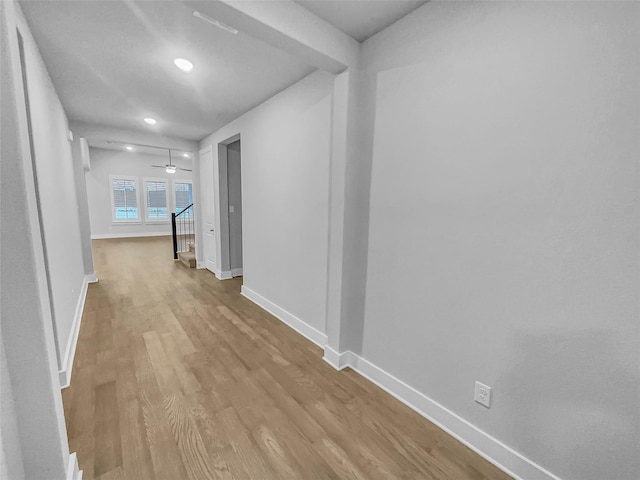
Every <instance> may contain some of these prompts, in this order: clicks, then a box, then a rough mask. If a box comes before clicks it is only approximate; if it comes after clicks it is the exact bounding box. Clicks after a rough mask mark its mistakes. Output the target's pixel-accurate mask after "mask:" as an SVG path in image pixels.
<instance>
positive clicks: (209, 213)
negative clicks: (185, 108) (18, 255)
mask: <svg viewBox="0 0 640 480" xmlns="http://www.w3.org/2000/svg"><path fill="white" fill-rule="evenodd" d="M213 189H214V181H213V150H212V148H211V147H207V148H205V149H203V150H200V191H201V192H202V194H201V196H202V241H203V243H204V245H203V247H204V248H203V249H202V251H203V254H204V263H205V267H206V268H207V269H208V270H210V271H211V272H214V273H215V271H216V236H215V205H214V198H215V197H214V194H213V193H214V190H213Z"/></svg>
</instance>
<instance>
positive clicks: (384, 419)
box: [63, 237, 510, 480]
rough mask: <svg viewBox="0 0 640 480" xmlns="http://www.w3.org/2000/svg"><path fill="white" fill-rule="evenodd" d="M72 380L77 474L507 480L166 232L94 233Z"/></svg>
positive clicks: (137, 478) (68, 407)
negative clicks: (174, 246) (190, 257)
mask: <svg viewBox="0 0 640 480" xmlns="http://www.w3.org/2000/svg"><path fill="white" fill-rule="evenodd" d="M93 245H94V259H95V264H96V273H97V275H98V278H99V279H100V281H99V283H97V284H92V285H89V291H88V294H87V300H86V305H85V311H84V317H83V320H82V325H81V329H80V337H79V341H78V348H77V353H76V357H75V363H74V368H73V376H72V381H71V386H70V387H69V388H68V389H66V390H64V391H63V400H64V407H65V415H66V419H67V429H68V433H69V446H70V450H71V451H72V452H73V451H76V452H78V458H79V462H80V468H81V469H83V470H84V479H85V480H92V479H100V480H112V479H127V480H129V479H131V480H144V479H158V480H160V479H168V480H182V479H185V480H187V479H190V480H205V479H218V478H220V479H257V480H268V479H278V480H279V479H297V480H307V479H308V480H313V479H445V480H464V479H492V480H502V479H508V478H510V477H509V476H507V475H506V474H504V473H503V472H501V471H500V470H498V469H497V468H496V467H494V466H493V465H491V464H490V463H488V462H486V461H485V460H484V459H482V458H481V457H479V456H478V455H476V454H475V453H473V452H472V451H471V450H469V449H468V448H466V447H465V446H463V445H462V444H460V443H459V442H457V441H456V440H454V439H453V438H451V437H450V436H448V435H447V434H446V433H444V432H443V431H442V430H440V429H438V428H437V427H435V426H434V425H433V424H431V423H430V422H428V421H427V420H425V419H424V418H422V417H421V416H419V415H418V414H416V413H415V412H413V411H412V410H410V409H409V408H407V407H406V406H404V405H403V404H402V403H400V402H399V401H397V400H396V399H394V398H392V397H391V396H390V395H388V394H386V393H385V392H383V391H382V390H380V389H379V388H378V387H376V386H375V385H373V384H371V383H370V382H368V381H367V380H365V379H364V378H362V377H360V376H359V375H358V374H357V373H355V372H353V371H351V370H348V369H347V370H345V371H342V372H336V371H335V370H334V369H333V368H332V367H330V366H329V365H327V364H326V363H325V362H324V361H323V360H322V351H321V349H319V348H318V347H317V346H316V345H314V344H312V343H311V342H309V341H308V340H306V339H305V338H303V337H302V336H300V335H298V334H297V333H296V332H295V331H293V330H291V329H290V328H289V327H287V326H286V325H284V324H283V323H281V322H280V321H279V320H277V319H276V318H274V317H272V316H271V315H270V314H268V313H267V312H265V311H264V310H262V309H261V308H259V307H257V306H256V305H254V304H253V303H251V302H250V301H249V300H247V299H245V298H244V297H242V296H241V295H240V285H241V279H233V280H226V281H223V282H221V281H218V280H216V278H215V277H214V276H213V275H212V274H211V273H209V272H208V271H203V270H195V269H187V268H186V267H184V266H183V265H181V264H179V263H177V262H176V263H174V261H173V260H172V258H171V244H170V239H169V238H167V237H156V238H145V239H115V240H96V241H94V244H93Z"/></svg>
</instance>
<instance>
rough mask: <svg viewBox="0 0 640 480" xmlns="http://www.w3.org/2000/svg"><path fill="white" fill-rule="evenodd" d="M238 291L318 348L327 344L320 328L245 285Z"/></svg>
mask: <svg viewBox="0 0 640 480" xmlns="http://www.w3.org/2000/svg"><path fill="white" fill-rule="evenodd" d="M240 293H241V294H242V296H244V297H246V298H248V299H249V300H251V301H252V302H253V303H255V304H256V305H258V306H260V307H262V308H264V309H265V310H266V311H267V312H269V313H270V314H271V315H273V316H274V317H276V318H278V319H279V320H281V321H282V322H284V323H286V324H287V325H289V326H290V327H291V328H293V329H294V330H295V331H296V332H298V333H299V334H300V335H302V336H303V337H306V338H308V339H309V340H311V341H312V342H313V343H315V344H316V345H318V346H319V347H320V348H324V347H325V345H326V344H327V336H326V335H325V334H324V333H322V332H321V331H320V330H317V329H315V328H314V327H312V326H311V325H309V324H307V323H305V322H303V321H302V320H300V319H299V318H298V317H296V316H295V315H293V314H291V313H289V312H287V311H286V310H285V309H284V308H281V307H279V306H278V305H276V304H275V303H273V302H271V301H270V300H267V299H266V298H264V297H263V296H262V295H260V294H258V293H256V292H254V291H253V290H251V289H250V288H247V287H246V286H245V285H243V286H242V288H241V290H240Z"/></svg>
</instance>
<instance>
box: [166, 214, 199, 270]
mask: <svg viewBox="0 0 640 480" xmlns="http://www.w3.org/2000/svg"><path fill="white" fill-rule="evenodd" d="M193 222H194V219H193V203H192V204H190V205H189V206H188V207H186V208H184V209H183V210H181V211H180V212H179V213H172V214H171V234H172V237H173V259H174V260H180V262H182V263H183V264H184V265H186V266H187V267H189V268H196V245H195V243H194V242H195V237H196V235H195V228H194V223H193Z"/></svg>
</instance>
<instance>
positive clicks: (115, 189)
mask: <svg viewBox="0 0 640 480" xmlns="http://www.w3.org/2000/svg"><path fill="white" fill-rule="evenodd" d="M111 194H112V196H113V219H114V220H116V221H118V220H120V221H126V220H139V219H140V217H139V215H138V189H137V185H136V181H135V180H133V179H126V178H112V179H111Z"/></svg>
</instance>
